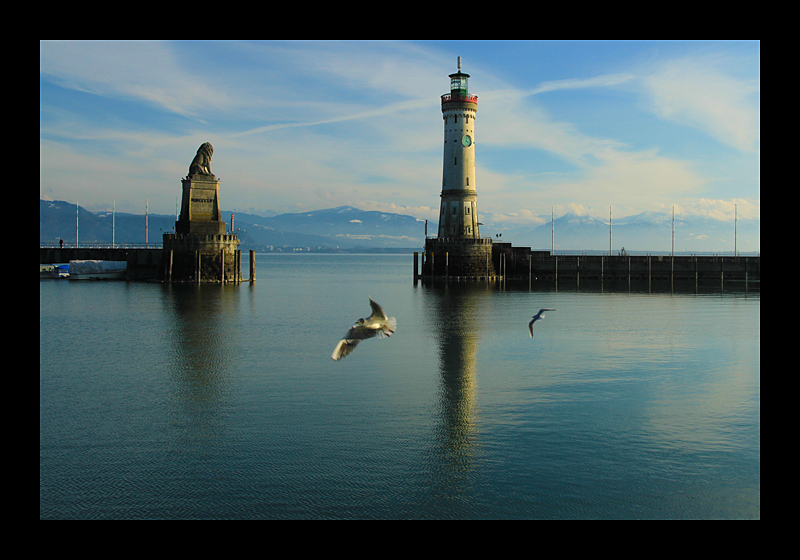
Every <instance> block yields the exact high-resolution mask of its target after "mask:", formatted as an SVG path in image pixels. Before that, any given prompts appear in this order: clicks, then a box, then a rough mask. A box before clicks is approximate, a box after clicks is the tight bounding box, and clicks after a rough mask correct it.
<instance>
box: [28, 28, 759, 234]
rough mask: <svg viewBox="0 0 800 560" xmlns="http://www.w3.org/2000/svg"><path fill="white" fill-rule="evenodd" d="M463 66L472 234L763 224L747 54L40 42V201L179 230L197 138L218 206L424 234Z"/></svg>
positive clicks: (754, 86) (486, 44)
mask: <svg viewBox="0 0 800 560" xmlns="http://www.w3.org/2000/svg"><path fill="white" fill-rule="evenodd" d="M458 56H461V57H462V70H463V71H464V72H466V73H468V74H470V76H471V77H470V81H469V88H470V92H471V93H474V94H477V95H478V113H477V119H476V123H475V151H476V161H477V164H476V175H477V189H478V209H479V211H480V213H481V215H482V220H483V221H484V222H492V223H494V224H497V225H498V226H501V225H503V224H505V225H508V226H518V225H522V224H526V225H527V224H530V225H533V226H535V225H539V224H541V223H545V222H547V221H549V219H550V213H551V208H554V211H555V214H556V216H559V215H561V214H563V213H565V212H568V211H573V212H576V213H578V214H584V215H592V216H595V217H598V218H603V219H606V218H607V216H608V210H609V206H610V205H611V206H613V208H614V215H615V216H625V215H631V214H637V213H639V212H645V211H653V212H671V211H672V207H673V205H675V208H676V213H677V214H687V215H689V214H701V215H704V216H709V217H713V218H718V219H725V220H730V221H733V208H734V204H736V205H737V209H738V217H739V219H740V220H744V219H749V218H753V219H760V212H761V210H760V208H761V185H760V173H761V163H760V161H761V156H760V145H761V142H760V134H761V133H760V128H761V124H760V119H761V118H760V81H761V76H760V66H761V63H760V58H761V53H760V43H759V42H758V41H725V42H717V41H708V42H706V41H608V42H595V41H408V42H405V41H403V42H394V41H379V42H372V41H342V42H316V41H266V42H239V41H223V42H187V41H168V42H151V41H147V42H97V41H69V42H62V41H42V42H40V57H39V76H40V78H39V102H40V120H39V146H40V148H39V150H40V167H39V175H40V186H39V193H40V197H41V198H44V199H54V200H66V201H69V202H75V201H78V202H79V203H80V205H81V206H83V207H86V208H88V209H90V210H93V211H100V210H110V209H111V205H112V201H115V202H116V208H117V211H120V212H134V213H144V207H145V199H147V201H148V206H149V211H150V212H152V213H162V214H169V213H173V212H174V211H175V203H176V199H177V198H179V197H180V194H181V183H180V180H181V178H182V177H184V176H185V175H186V173H187V170H188V166H189V163H190V162H191V160H192V158H193V157H194V154H195V152H196V150H197V148H198V146H199V145H200V144H202V143H203V142H207V141H208V142H211V144H212V145H213V146H214V158H213V162H212V169H213V171H214V173H215V174H216V175H217V176H218V177H219V178H221V181H222V182H221V187H220V196H221V199H222V206H223V208H224V209H230V210H235V211H241V212H253V213H261V214H267V213H269V212H278V213H282V212H299V211H305V210H317V209H322V208H330V207H335V206H341V205H352V206H356V207H359V208H362V209H365V210H381V211H389V212H397V213H404V214H411V215H414V216H416V217H418V218H422V219H425V218H427V219H430V220H434V221H435V220H436V219H437V215H438V204H439V193H440V192H441V176H442V139H443V123H442V117H441V108H440V96H441V95H442V94H444V93H447V92H448V91H449V78H448V74H450V73H452V72H455V71H456V61H457V57H458Z"/></svg>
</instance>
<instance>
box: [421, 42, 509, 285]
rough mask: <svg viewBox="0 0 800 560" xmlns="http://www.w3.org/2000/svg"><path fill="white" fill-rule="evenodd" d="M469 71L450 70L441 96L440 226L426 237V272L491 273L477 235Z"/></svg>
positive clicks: (488, 251) (487, 250)
mask: <svg viewBox="0 0 800 560" xmlns="http://www.w3.org/2000/svg"><path fill="white" fill-rule="evenodd" d="M468 80H469V74H465V73H464V72H462V71H461V57H458V72H456V73H455V74H450V93H446V94H444V95H442V118H443V120H444V159H443V161H442V193H441V202H440V205H439V229H438V232H437V234H438V236H437V237H436V238H430V239H427V240H426V241H425V252H426V261H425V264H424V265H423V268H424V271H425V273H426V274H429V275H432V276H440V275H448V276H469V277H483V276H485V277H493V276H494V266H493V265H492V259H491V257H492V240H491V238H486V239H483V238H481V236H480V229H479V228H480V224H479V223H478V191H477V183H476V179H475V115H476V113H477V111H478V96H477V95H472V94H470V93H469V87H468Z"/></svg>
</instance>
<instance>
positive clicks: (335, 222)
mask: <svg viewBox="0 0 800 560" xmlns="http://www.w3.org/2000/svg"><path fill="white" fill-rule="evenodd" d="M231 214H232V213H231V212H230V211H224V212H223V219H224V220H225V222H226V223H227V226H228V228H229V230H230V228H231V226H233V228H234V231H235V233H237V235H239V239H240V240H241V248H242V249H252V250H256V251H275V250H280V251H286V250H326V251H336V250H340V251H366V250H384V251H399V250H404V249H405V250H419V251H421V250H422V247H423V245H424V239H425V224H424V220H419V219H417V218H415V217H413V216H408V215H404V214H394V213H390V212H377V211H366V210H359V209H358V208H354V207H352V206H340V207H337V208H328V209H324V210H315V211H312V212H297V213H288V214H279V215H276V216H270V217H265V216H258V215H255V214H246V213H239V212H235V213H233V220H231ZM175 218H176V217H175V215H165V214H149V215H148V216H147V227H145V216H144V215H143V214H127V213H121V212H117V213H116V215H115V216H114V218H113V221H114V228H113V229H114V241H115V242H116V243H145V236H147V241H148V242H149V243H160V242H161V234H162V233H169V232H172V231H174V227H175ZM482 218H483V221H484V222H485V225H484V226H483V227H482V229H481V234H482V235H483V236H484V237H493V238H494V239H496V240H497V241H503V242H507V243H511V244H513V245H514V246H520V247H531V248H533V249H538V250H550V248H551V242H552V239H553V238H552V232H553V230H554V231H555V244H554V245H555V249H556V252H559V251H573V252H574V251H603V252H606V251H608V250H609V223H608V222H607V221H605V220H599V219H597V218H593V217H591V216H578V215H576V214H573V213H568V214H565V215H563V216H561V217H560V218H556V219H555V221H554V222H553V224H551V223H550V222H549V221H548V222H547V223H545V224H542V225H539V226H536V227H534V226H513V227H512V226H504V225H502V222H498V223H493V222H492V219H491V215H488V214H486V215H484V216H483V217H482ZM232 221H233V224H232V223H231V222H232ZM77 222H78V235H79V242H80V243H81V244H86V243H111V241H112V214H111V212H90V211H88V210H86V209H84V208H79V209H78V216H77ZM75 226H76V211H75V204H72V203H68V202H63V201H52V200H40V201H39V242H40V243H41V244H44V245H52V244H57V243H58V241H59V239H60V238H63V240H64V243H65V244H73V243H74V242H75V230H76V227H75ZM611 226H612V227H611V234H612V235H611V247H612V250H613V252H614V253H617V252H619V251H621V250H622V249H623V248H624V249H625V250H626V251H628V252H630V253H636V252H653V253H656V252H669V251H671V249H672V216H671V214H666V213H657V212H644V213H642V214H636V215H633V216H627V217H622V218H615V219H614V220H613V222H612V224H611ZM737 230H738V233H737V235H736V238H737V248H738V250H739V251H740V252H752V251H760V244H761V227H760V220H741V219H740V220H738V228H737ZM428 231H429V232H431V233H433V232H435V231H436V224H433V225H430V224H429V225H428ZM733 249H734V225H733V223H732V222H727V221H720V220H713V219H710V218H704V217H701V216H697V215H690V216H684V215H681V216H676V217H675V251H676V252H695V253H713V252H732V251H733Z"/></svg>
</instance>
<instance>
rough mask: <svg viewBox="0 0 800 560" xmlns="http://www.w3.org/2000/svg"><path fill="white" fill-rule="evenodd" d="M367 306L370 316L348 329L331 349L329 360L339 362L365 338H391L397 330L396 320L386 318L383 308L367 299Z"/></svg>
mask: <svg viewBox="0 0 800 560" xmlns="http://www.w3.org/2000/svg"><path fill="white" fill-rule="evenodd" d="M369 304H370V306H371V307H372V315H370V316H369V317H367V318H366V319H363V318H362V319H359V320H358V321H356V323H355V324H354V325H353V326H352V327H350V330H348V331H347V332H346V333H345V335H344V338H342V340H340V341H339V344H337V345H336V348H334V349H333V354H331V359H332V360H334V361H339V360H341V359H342V358H344V357H345V356H347V355H348V354H349V353H350V352H352V351H353V350H355V348H356V346H357V345H358V343H359V342H361V341H362V340H364V339H365V338H372V337H374V336H377V337H378V338H383V337H384V336H391V335H392V333H394V331H395V329H396V328H397V319H395V318H394V317H387V316H386V313H385V312H384V311H383V308H382V307H381V306H380V305H378V304H377V303H375V302H374V301H372V298H371V297H370V298H369Z"/></svg>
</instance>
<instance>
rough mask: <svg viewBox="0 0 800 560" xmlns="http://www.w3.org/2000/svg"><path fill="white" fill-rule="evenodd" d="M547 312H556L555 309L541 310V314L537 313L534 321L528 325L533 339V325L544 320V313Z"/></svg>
mask: <svg viewBox="0 0 800 560" xmlns="http://www.w3.org/2000/svg"><path fill="white" fill-rule="evenodd" d="M545 311H555V309H546V308H545V309H540V310H539V313H537V314H536V315H534V316H533V319H531V322H530V323H528V332H529V333H530V335H531V338H533V324H534V323H535V322H536V321H538V320H539V319H544V312H545Z"/></svg>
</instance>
